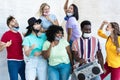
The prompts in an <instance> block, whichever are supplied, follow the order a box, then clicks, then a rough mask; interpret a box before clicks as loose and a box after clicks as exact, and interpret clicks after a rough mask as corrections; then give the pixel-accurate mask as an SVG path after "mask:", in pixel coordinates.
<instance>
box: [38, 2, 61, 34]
mask: <svg viewBox="0 0 120 80" xmlns="http://www.w3.org/2000/svg"><path fill="white" fill-rule="evenodd" d="M38 15H39V18H40V19H41V20H42V23H41V25H42V28H43V32H45V31H46V30H47V29H48V28H49V26H50V25H59V23H58V20H57V18H56V16H55V15H54V14H50V6H49V5H48V4H47V3H42V4H41V6H40V9H39V11H38Z"/></svg>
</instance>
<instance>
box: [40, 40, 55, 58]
mask: <svg viewBox="0 0 120 80" xmlns="http://www.w3.org/2000/svg"><path fill="white" fill-rule="evenodd" d="M53 46H54V42H52V43H51V44H50V46H49V48H48V49H47V50H43V51H42V56H43V57H44V58H45V59H48V58H49V57H50V51H51V49H52V47H53Z"/></svg>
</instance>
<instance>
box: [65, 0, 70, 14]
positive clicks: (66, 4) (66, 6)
mask: <svg viewBox="0 0 120 80" xmlns="http://www.w3.org/2000/svg"><path fill="white" fill-rule="evenodd" d="M68 1H69V0H66V2H65V4H64V11H65V14H66V13H67V8H68Z"/></svg>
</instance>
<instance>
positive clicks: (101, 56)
mask: <svg viewBox="0 0 120 80" xmlns="http://www.w3.org/2000/svg"><path fill="white" fill-rule="evenodd" d="M97 58H98V62H99V63H100V65H101V67H102V69H103V70H104V59H103V55H102V52H101V50H98V51H97Z"/></svg>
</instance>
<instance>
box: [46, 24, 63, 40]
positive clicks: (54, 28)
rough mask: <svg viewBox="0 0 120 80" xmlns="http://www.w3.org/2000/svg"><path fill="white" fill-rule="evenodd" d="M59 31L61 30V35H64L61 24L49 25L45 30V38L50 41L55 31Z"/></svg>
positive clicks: (53, 37) (53, 38)
mask: <svg viewBox="0 0 120 80" xmlns="http://www.w3.org/2000/svg"><path fill="white" fill-rule="evenodd" d="M59 32H62V35H64V31H63V28H62V26H58V25H51V26H50V27H49V28H48V30H47V31H46V36H47V40H48V41H50V42H53V41H54V40H55V35H56V33H59Z"/></svg>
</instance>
